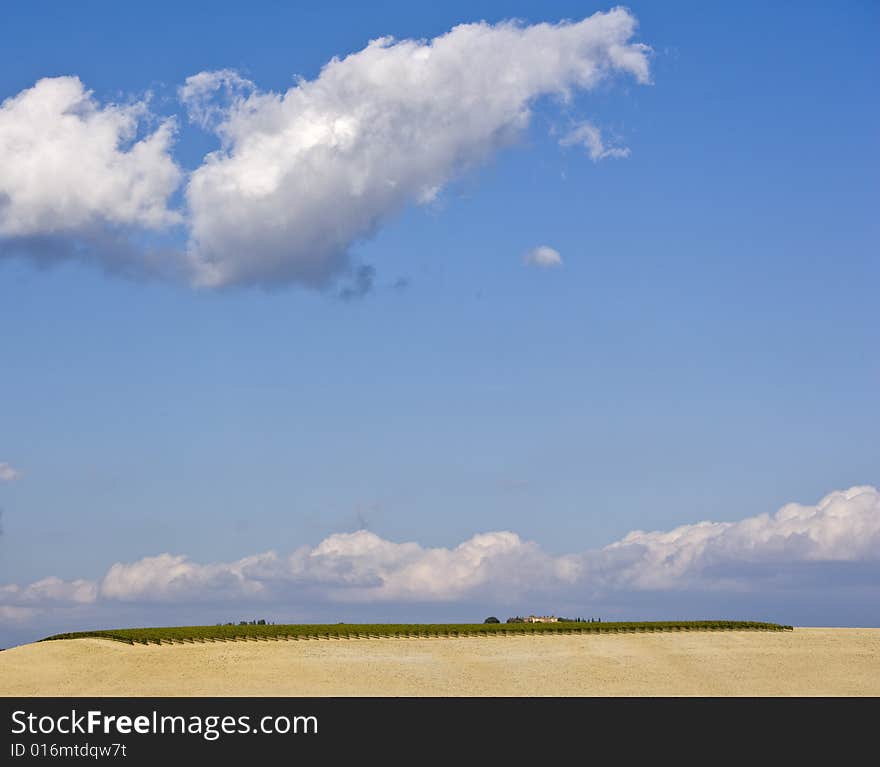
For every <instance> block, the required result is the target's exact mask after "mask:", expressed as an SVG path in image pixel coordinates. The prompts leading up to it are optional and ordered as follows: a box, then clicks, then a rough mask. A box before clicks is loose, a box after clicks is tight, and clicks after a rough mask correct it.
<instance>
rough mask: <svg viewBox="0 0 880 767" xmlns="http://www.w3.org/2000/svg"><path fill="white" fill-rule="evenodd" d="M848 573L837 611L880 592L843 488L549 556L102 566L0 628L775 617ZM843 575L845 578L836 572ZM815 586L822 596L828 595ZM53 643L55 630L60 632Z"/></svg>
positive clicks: (389, 547)
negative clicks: (653, 603)
mask: <svg viewBox="0 0 880 767" xmlns="http://www.w3.org/2000/svg"><path fill="white" fill-rule="evenodd" d="M841 565H846V566H849V569H848V570H847V571H846V572H845V573H844V576H845V577H844V581H843V582H842V583H836V584H832V585H834V586H835V588H836V589H837V590H836V591H835V593H836V594H837V595H838V598H843V597H845V596H846V594H847V592H848V590H854V591H855V592H858V593H859V594H864V591H865V589H866V588H867V589H873V591H874V592H876V591H877V588H878V584H880V490H878V489H877V488H875V487H871V486H857V487H851V488H849V489H848V490H840V491H835V492H832V493H829V494H828V495H826V496H825V497H824V498H822V499H821V500H820V501H819V502H818V503H817V504H815V505H802V504H798V503H790V504H787V505H785V506H783V507H782V508H781V509H779V510H778V511H777V512H776V513H775V514H773V515H768V514H761V515H758V516H753V517H748V518H745V519H742V520H740V521H738V522H699V523H696V524H690V525H683V526H681V527H677V528H675V529H674V530H670V531H666V532H643V531H634V532H631V533H629V534H628V535H627V536H625V537H624V538H622V539H621V540H619V541H615V542H614V543H612V544H610V545H608V546H605V547H604V548H602V549H599V550H591V551H586V552H582V553H576V554H564V555H553V554H550V553H547V552H545V551H544V550H542V549H541V547H540V546H539V545H538V544H537V543H534V542H531V541H524V540H522V539H521V538H520V537H519V536H518V535H516V534H515V533H512V532H506V531H504V532H490V533H482V534H479V535H475V536H473V537H472V538H470V539H469V540H467V541H464V542H463V543H461V544H460V545H458V546H456V547H455V548H426V547H423V546H421V545H420V544H418V543H414V542H408V543H395V542H392V541H388V540H385V539H383V538H381V537H380V536H378V535H376V534H374V533H372V532H368V531H366V530H360V531H357V532H353V533H340V534H335V535H331V536H330V537H328V538H326V539H325V540H323V541H321V542H320V543H319V544H318V545H317V546H303V547H301V548H299V549H297V550H295V551H293V552H292V553H290V554H288V555H281V554H278V553H277V552H274V551H268V552H264V553H261V554H256V555H254V556H249V557H245V558H243V559H240V560H237V561H235V562H221V563H209V564H200V563H197V562H193V561H191V560H190V559H189V558H188V557H186V556H184V555H180V554H169V553H164V554H160V555H158V556H151V557H145V558H143V559H140V560H138V561H136V562H131V563H122V562H117V563H115V564H113V565H112V566H111V567H110V568H109V569H108V570H107V572H106V573H105V575H104V576H103V577H102V578H101V579H99V580H86V579H77V580H73V581H63V580H61V579H59V578H57V577H48V578H44V579H42V580H39V581H36V582H34V583H31V584H28V585H24V586H20V585H15V584H11V585H6V586H0V617H3V618H5V619H6V620H7V621H17V622H19V623H28V622H30V621H34V620H38V619H47V618H48V619H51V618H52V617H53V616H56V617H58V616H62V615H64V616H67V619H70V616H71V615H75V614H76V613H75V611H76V609H77V608H90V609H94V608H98V609H99V610H104V611H105V614H111V615H112V614H113V612H114V611H115V610H117V609H118V607H119V606H120V605H124V604H132V605H137V606H139V607H140V608H143V607H149V606H155V607H162V606H165V607H169V606H175V605H177V606H181V605H184V606H192V605H197V604H198V605H206V604H207V605H216V606H217V607H218V608H220V607H222V606H224V605H228V606H231V605H247V606H248V608H249V609H251V610H253V609H263V608H265V609H283V610H291V609H295V610H298V611H300V612H303V611H305V612H306V613H307V612H308V611H309V609H316V608H317V607H318V606H321V605H326V604H328V603H329V604H337V605H345V604H349V605H356V604H360V605H373V606H380V605H388V604H401V605H405V604H412V603H432V604H435V605H437V604H440V603H455V604H466V603H479V604H484V603H494V604H499V605H517V604H522V603H523V602H525V601H528V600H532V601H533V602H534V601H536V600H541V601H542V603H547V602H549V601H552V602H554V603H555V604H560V603H565V604H580V605H583V606H589V605H592V604H596V603H598V602H603V603H606V604H607V603H609V600H610V601H611V602H613V601H614V600H622V599H626V598H627V597H628V595H633V594H643V595H663V594H666V595H669V594H678V595H684V596H685V597H687V596H688V595H698V594H703V595H706V594H709V595H714V596H718V595H724V594H734V595H736V594H743V593H746V594H755V593H761V594H763V595H764V596H765V597H767V596H768V595H769V596H770V597H771V598H774V599H776V600H777V601H778V603H779V609H780V610H783V609H784V604H785V601H786V600H787V599H791V598H794V597H798V596H800V597H803V596H804V595H806V596H807V597H809V594H810V592H811V590H812V589H814V588H815V586H816V583H817V582H822V581H827V580H828V579H829V577H831V578H833V577H834V573H835V572H836V570H839V569H840V567H841ZM844 569H846V568H844ZM826 585H828V584H827V583H826ZM59 630H61V629H59Z"/></svg>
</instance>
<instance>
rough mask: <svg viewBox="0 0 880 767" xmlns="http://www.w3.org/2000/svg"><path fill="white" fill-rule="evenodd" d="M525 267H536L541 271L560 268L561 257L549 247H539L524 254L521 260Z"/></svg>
mask: <svg viewBox="0 0 880 767" xmlns="http://www.w3.org/2000/svg"><path fill="white" fill-rule="evenodd" d="M523 263H525V264H526V266H537V267H540V268H541V269H552V268H554V267H557V266H562V256H561V255H559V251H558V250H555V249H554V248H551V247H550V246H549V245H539V246H538V247H537V248H533V249H532V250H530V251H529V252H528V253H526V255H525V258H523Z"/></svg>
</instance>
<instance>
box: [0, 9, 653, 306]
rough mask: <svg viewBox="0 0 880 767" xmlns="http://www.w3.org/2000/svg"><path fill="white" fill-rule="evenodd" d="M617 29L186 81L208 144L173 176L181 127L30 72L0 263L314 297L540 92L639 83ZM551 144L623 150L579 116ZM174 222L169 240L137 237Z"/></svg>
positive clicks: (10, 135) (545, 26)
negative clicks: (628, 80)
mask: <svg viewBox="0 0 880 767" xmlns="http://www.w3.org/2000/svg"><path fill="white" fill-rule="evenodd" d="M636 25H637V23H636V19H635V17H634V16H633V15H632V14H631V13H630V12H629V11H627V10H626V9H624V8H615V9H612V10H611V11H608V12H607V13H596V14H594V15H593V16H590V17H589V18H586V19H584V20H582V21H578V22H561V23H558V24H549V23H541V24H534V25H530V26H523V25H521V24H518V23H516V22H512V21H511V22H503V23H499V24H496V25H490V24H487V23H485V22H480V23H474V24H462V25H460V26H456V27H454V28H453V29H452V30H451V31H450V32H448V33H446V34H444V35H441V36H439V37H436V38H434V39H432V40H429V41H424V40H422V41H417V40H401V41H396V40H393V39H392V38H388V37H385V38H380V39H377V40H373V41H371V42H370V43H369V44H368V45H367V47H366V48H364V49H363V50H361V51H358V52H356V53H353V54H351V55H349V56H346V57H345V58H342V59H339V58H334V59H332V60H331V61H330V62H329V63H328V64H327V65H326V66H324V68H323V69H322V70H321V72H320V74H319V76H318V77H317V78H316V79H314V80H310V81H307V80H304V79H300V80H299V81H298V82H297V83H296V85H294V86H293V87H291V88H290V89H288V90H287V91H286V92H284V93H274V92H263V91H260V90H259V89H258V88H257V87H256V86H255V85H254V84H253V83H251V82H249V81H247V80H246V79H244V78H242V77H241V76H240V75H238V74H237V73H235V72H233V71H231V70H221V71H216V72H201V73H199V74H196V75H193V76H192V77H189V78H188V79H187V80H186V82H185V84H184V85H183V86H182V87H181V88H180V90H179V97H180V100H181V102H182V104H183V105H184V107H185V108H186V110H187V113H188V115H189V119H190V120H191V121H192V122H194V123H196V124H198V125H200V126H201V127H202V128H204V129H207V130H210V131H212V132H213V133H215V134H216V136H217V137H218V139H219V141H220V148H219V149H218V150H217V151H214V152H212V153H210V154H208V155H207V156H206V157H205V158H204V160H203V162H202V164H201V165H200V166H199V167H198V168H196V169H195V170H193V171H191V172H189V173H187V172H185V171H184V170H183V169H182V168H181V167H180V166H179V165H178V164H177V162H176V161H175V159H174V157H173V155H172V150H173V143H174V136H175V133H176V131H178V130H179V127H180V126H179V125H178V124H177V122H176V121H175V119H174V118H170V117H165V118H163V117H159V116H157V115H155V114H153V113H152V112H151V110H150V104H149V99H143V100H141V101H135V102H132V103H130V104H126V105H118V104H105V105H101V104H100V103H99V102H98V101H97V100H96V99H95V97H94V96H93V94H92V93H91V92H90V91H89V90H87V88H86V86H85V85H84V84H83V83H82V82H81V81H80V80H79V78H77V77H75V76H67V77H55V78H47V79H43V80H40V81H39V82H37V83H36V84H35V85H34V86H33V87H32V88H29V89H27V90H24V91H22V92H21V93H19V94H17V95H16V96H13V97H11V98H8V99H6V100H5V101H4V102H3V103H2V104H0V167H2V168H3V174H2V176H0V256H3V255H19V256H21V255H23V256H26V257H30V258H34V259H37V260H39V261H41V262H46V261H51V260H58V259H63V258H75V259H80V260H86V261H98V262H100V263H102V264H103V265H104V266H105V267H106V268H109V269H113V270H124V271H129V272H134V273H150V274H159V275H163V276H175V277H182V278H183V279H186V280H187V281H189V282H190V283H191V284H192V285H194V286H200V287H207V288H220V287H225V286H232V285H264V286H268V285H276V284H283V283H297V284H300V285H305V286H309V287H313V288H319V289H320V288H326V287H327V286H329V285H332V284H334V283H335V282H337V281H338V280H340V279H341V278H344V277H345V276H346V275H347V276H348V277H349V278H350V277H351V276H352V275H355V277H356V275H357V274H358V271H357V267H356V266H355V265H353V264H352V263H351V248H352V246H353V245H354V244H355V243H357V242H358V241H360V240H363V239H365V238H368V237H370V236H371V235H373V234H374V233H375V232H376V231H377V230H378V229H379V228H380V227H381V226H382V225H383V223H384V222H386V221H387V220H388V219H389V218H391V217H393V216H394V215H395V214H397V213H398V212H400V211H401V210H402V209H403V208H405V207H406V206H407V205H410V204H414V203H415V204H419V203H425V202H429V201H431V200H433V199H434V198H435V197H436V195H437V194H438V193H439V191H440V190H441V189H443V187H444V186H445V185H446V184H448V183H449V182H450V181H452V180H453V179H455V178H457V177H459V176H460V175H461V174H462V173H464V172H466V171H467V170H469V169H472V168H474V167H475V166H478V165H479V164H480V163H481V162H483V161H485V160H486V159H487V158H489V157H490V156H491V155H492V154H493V153H494V152H496V151H497V150H498V149H500V148H502V147H504V146H507V145H509V144H510V143H511V142H513V141H514V140H515V139H516V138H517V137H518V136H520V135H521V134H522V132H523V130H524V129H525V128H526V126H527V125H528V124H529V121H530V116H531V111H530V110H531V106H532V104H533V103H534V101H535V100H536V99H538V98H539V97H541V96H545V95H556V96H559V97H561V98H562V99H568V98H569V97H570V96H571V94H572V93H574V92H577V91H589V90H591V89H593V88H595V87H596V86H597V85H598V84H599V83H601V82H603V81H605V80H607V79H608V78H610V77H612V76H615V75H627V76H631V77H633V78H635V80H636V81H637V82H639V83H648V82H650V71H649V63H648V56H649V53H650V49H649V48H648V47H647V46H646V45H643V44H641V43H636V42H632V37H633V35H634V34H635V31H636ZM562 143H563V144H579V145H583V146H584V147H585V148H586V150H587V151H588V153H589V155H590V156H591V157H592V158H593V159H594V160H598V159H602V158H603V157H622V156H625V155H626V153H627V150H624V149H620V148H613V147H607V146H606V145H605V143H604V142H603V139H602V136H601V132H600V131H599V129H598V128H596V127H595V126H594V125H592V124H591V123H582V124H579V125H578V126H576V128H575V129H574V130H573V131H572V132H571V133H570V134H568V135H567V136H566V137H565V138H563V140H562ZM181 189H182V191H183V196H184V199H185V204H184V205H183V206H182V207H180V208H176V207H175V206H174V204H173V199H174V195H175V194H176V193H177V192H178V191H179V190H181ZM175 232H177V233H178V234H180V233H181V232H182V238H183V240H185V244H183V245H181V246H179V247H176V248H175V247H171V246H168V245H165V246H163V247H159V246H157V245H151V244H145V243H150V242H152V240H151V238H154V239H155V238H157V237H162V236H173V234H174V233H175ZM169 233H170V234H169Z"/></svg>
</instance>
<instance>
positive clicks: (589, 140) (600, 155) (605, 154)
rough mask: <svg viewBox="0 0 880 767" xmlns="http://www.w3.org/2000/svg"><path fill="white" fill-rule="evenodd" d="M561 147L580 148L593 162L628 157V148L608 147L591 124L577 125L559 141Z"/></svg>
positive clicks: (599, 131)
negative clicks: (584, 150)
mask: <svg viewBox="0 0 880 767" xmlns="http://www.w3.org/2000/svg"><path fill="white" fill-rule="evenodd" d="M559 143H560V145H561V146H582V147H584V148H585V149H586V150H587V152H588V153H589V155H590V159H591V160H592V161H593V162H598V161H599V160H604V159H606V158H609V157H614V158H617V159H621V158H624V157H629V155H630V151H629V148H628V147H622V146H609V145H608V144H607V143H606V142H605V140H604V139H603V137H602V131H601V130H599V128H597V127H596V126H595V125H593V123H591V122H581V123H578V124H577V125H576V126H575V127H574V128H573V129H572V130H571V131H569V132H568V133H566V134H565V135H564V136H563V137H562V138H561V139H559Z"/></svg>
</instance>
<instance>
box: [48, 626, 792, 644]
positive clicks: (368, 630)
mask: <svg viewBox="0 0 880 767" xmlns="http://www.w3.org/2000/svg"><path fill="white" fill-rule="evenodd" d="M790 630H791V626H782V625H779V624H777V623H759V622H756V621H653V622H625V623H605V622H601V623H589V622H571V623H561V622H560V623H496V624H493V623H488V624H487V623H414V624H406V623H378V624H364V623H332V624H288V625H282V624H262V625H255V624H250V625H237V626H231V625H224V626H172V627H166V628H134V629H107V630H102V631H75V632H71V633H67V634H54V635H53V636H50V637H46V638H45V639H43V640H41V641H43V642H47V641H52V640H56V639H80V638H84V637H96V638H102V639H113V640H116V641H118V642H126V643H128V644H132V645H133V644H175V643H190V644H192V643H195V642H235V641H248V640H250V641H277V640H311V639H382V638H398V639H401V638H403V639H405V638H419V637H424V638H427V637H476V636H482V637H486V636H498V637H503V636H522V635H525V634H635V633H652V632H669V631H790Z"/></svg>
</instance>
